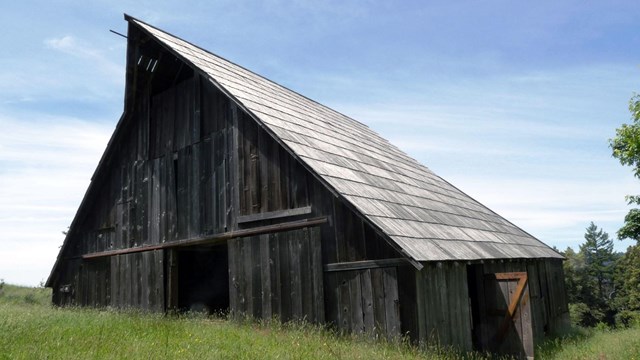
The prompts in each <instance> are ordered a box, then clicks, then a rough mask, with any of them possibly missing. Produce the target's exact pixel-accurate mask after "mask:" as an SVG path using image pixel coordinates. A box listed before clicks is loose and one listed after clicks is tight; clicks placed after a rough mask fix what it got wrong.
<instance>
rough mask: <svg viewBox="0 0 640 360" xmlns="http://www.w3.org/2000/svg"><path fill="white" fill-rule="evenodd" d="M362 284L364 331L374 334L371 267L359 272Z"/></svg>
mask: <svg viewBox="0 0 640 360" xmlns="http://www.w3.org/2000/svg"><path fill="white" fill-rule="evenodd" d="M360 276H361V279H360V282H361V285H362V292H361V296H362V315H363V325H364V331H365V332H367V333H369V334H371V335H375V316H374V313H373V290H372V285H371V269H366V270H363V271H362V273H361V275H360Z"/></svg>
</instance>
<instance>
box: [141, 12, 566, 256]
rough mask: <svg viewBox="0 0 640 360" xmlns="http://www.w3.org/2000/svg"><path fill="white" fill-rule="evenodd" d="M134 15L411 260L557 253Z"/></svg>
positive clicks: (401, 160)
mask: <svg viewBox="0 0 640 360" xmlns="http://www.w3.org/2000/svg"><path fill="white" fill-rule="evenodd" d="M134 21H135V22H136V23H137V24H138V25H139V26H140V27H142V28H143V29H145V30H146V31H147V32H148V33H149V34H151V35H152V36H155V37H156V38H157V39H158V41H160V42H161V43H163V44H164V45H165V46H167V47H169V48H171V49H173V51H175V52H176V53H177V54H179V56H181V57H182V58H183V59H184V60H185V61H187V62H188V63H191V64H193V65H194V66H196V67H198V68H199V69H200V70H201V71H203V72H204V73H206V74H208V76H209V77H210V79H211V81H213V82H215V83H216V84H218V85H219V86H220V87H222V88H223V89H224V90H225V91H226V92H228V93H229V94H230V95H231V96H232V97H234V98H235V99H236V100H237V101H238V102H239V105H241V106H242V107H243V108H245V109H247V110H248V111H249V112H250V113H251V114H252V115H253V116H254V117H255V118H256V119H257V120H258V121H260V122H262V124H263V125H264V126H265V127H267V128H268V129H269V130H270V131H271V132H272V133H273V134H274V135H275V136H278V137H279V138H280V140H281V141H282V142H284V144H285V145H286V146H287V147H288V148H289V149H290V150H291V151H292V152H293V153H294V154H295V155H296V156H297V157H298V158H299V159H300V160H301V161H303V162H304V163H306V165H307V166H308V167H309V168H310V169H311V170H312V171H314V172H316V173H317V174H318V175H319V176H320V177H321V178H322V179H324V180H325V182H326V183H327V184H328V185H329V186H330V187H332V188H333V189H334V190H335V191H337V192H338V193H339V194H340V195H342V197H343V198H344V199H345V201H348V202H350V203H351V204H352V205H353V206H354V207H355V208H356V209H357V210H358V211H359V212H361V213H362V214H363V216H365V217H367V218H368V219H369V220H370V221H371V222H372V223H373V224H374V225H375V226H377V227H378V228H380V229H381V230H382V231H383V232H385V233H386V235H387V236H389V238H390V239H391V240H393V241H394V242H396V243H397V245H398V246H400V248H401V249H402V250H403V251H404V252H405V253H406V254H408V255H409V256H411V257H412V258H413V259H414V260H417V261H441V260H477V259H498V258H528V257H554V258H559V257H561V256H560V255H559V254H557V253H556V252H555V251H553V250H552V249H550V248H549V247H548V246H546V245H545V244H543V243H542V242H540V241H539V240H537V239H535V238H534V237H532V236H531V235H529V234H527V233H526V232H524V231H522V230H521V229H519V228H518V227H516V226H515V225H513V224H511V223H510V222H509V221H507V220H506V219H504V218H502V217H500V216H499V215H497V214H496V213H494V212H493V211H491V210H490V209H488V208H486V207H485V206H484V205H482V204H480V203H478V202H477V201H476V200H474V199H472V198H471V197H469V196H468V195H466V194H465V193H463V192H462V191H460V190H459V189H457V188H455V187H454V186H452V185H451V184H449V183H448V182H447V181H445V180H443V179H442V178H440V177H439V176H437V175H436V174H434V173H433V172H432V171H431V170H429V169H428V168H427V167H425V166H424V165H422V164H420V163H418V162H417V161H416V160H415V159H413V158H411V157H410V156H408V155H407V154H405V153H404V152H402V151H401V150H400V149H399V148H397V147H396V146H394V145H392V144H390V143H389V142H388V141H387V140H385V139H383V138H382V137H380V136H379V135H378V134H376V133H375V132H374V131H372V130H371V129H369V128H368V127H367V126H366V125H364V124H362V123H359V122H357V121H355V120H353V119H351V118H349V117H347V116H345V115H343V114H340V113H338V112H336V111H334V110H332V109H330V108H328V107H325V106H323V105H321V104H318V103H317V102H315V101H312V100H310V99H308V98H306V97H304V96H302V95H300V94H297V93H295V92H293V91H291V90H289V89H287V88H285V87H282V86H280V85H278V84H276V83H273V82H271V81H269V80H267V79H265V78H264V77H262V76H259V75H257V74H255V73H253V72H251V71H249V70H247V69H244V68H242V67H240V66H238V65H236V64H233V63H231V62H229V61H227V60H225V59H223V58H220V57H218V56H216V55H213V54H211V53H209V52H206V51H204V50H202V49H200V48H198V47H196V46H193V45H191V44H189V43H187V42H185V41H183V40H181V39H179V38H176V37H174V36H172V35H170V34H167V33H164V32H162V31H160V30H158V29H155V28H153V27H150V26H148V25H146V24H144V23H142V22H139V21H136V20H134Z"/></svg>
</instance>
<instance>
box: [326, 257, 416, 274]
mask: <svg viewBox="0 0 640 360" xmlns="http://www.w3.org/2000/svg"><path fill="white" fill-rule="evenodd" d="M403 265H409V263H408V262H407V260H406V259H404V258H393V259H380V260H361V261H348V262H340V263H333V264H325V265H324V271H326V272H331V271H351V270H363V269H375V268H383V267H391V266H403Z"/></svg>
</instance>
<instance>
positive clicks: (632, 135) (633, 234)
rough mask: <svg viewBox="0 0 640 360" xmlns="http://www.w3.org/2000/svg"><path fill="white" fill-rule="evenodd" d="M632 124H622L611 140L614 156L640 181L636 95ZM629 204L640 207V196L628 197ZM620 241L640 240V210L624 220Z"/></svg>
mask: <svg viewBox="0 0 640 360" xmlns="http://www.w3.org/2000/svg"><path fill="white" fill-rule="evenodd" d="M629 112H631V120H632V122H631V124H622V126H621V127H619V128H617V129H616V136H615V137H614V138H613V139H610V140H609V146H610V147H611V150H612V155H613V157H615V158H616V159H618V160H619V161H620V163H621V164H622V165H625V166H631V167H632V168H633V175H634V176H635V177H637V178H639V179H640V95H638V94H634V95H633V96H632V97H631V100H629ZM627 202H628V203H629V204H636V205H640V196H637V195H628V196H627ZM618 238H619V239H627V238H628V239H634V240H636V241H639V240H640V210H638V209H632V210H630V211H629V213H628V214H627V216H625V219H624V226H623V227H622V228H621V229H620V230H619V231H618Z"/></svg>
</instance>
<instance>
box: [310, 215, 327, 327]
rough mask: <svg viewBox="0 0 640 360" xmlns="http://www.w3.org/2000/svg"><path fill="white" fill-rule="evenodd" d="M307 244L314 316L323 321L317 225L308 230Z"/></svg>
mask: <svg viewBox="0 0 640 360" xmlns="http://www.w3.org/2000/svg"><path fill="white" fill-rule="evenodd" d="M309 234H310V238H309V246H310V248H311V250H310V251H311V257H310V259H311V264H310V266H311V277H312V283H313V306H314V318H313V321H315V322H317V323H324V320H325V311H324V304H325V300H324V290H323V289H324V281H323V271H322V270H323V269H322V238H321V236H322V235H321V230H320V228H319V227H313V228H311V229H310V230H309Z"/></svg>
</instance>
